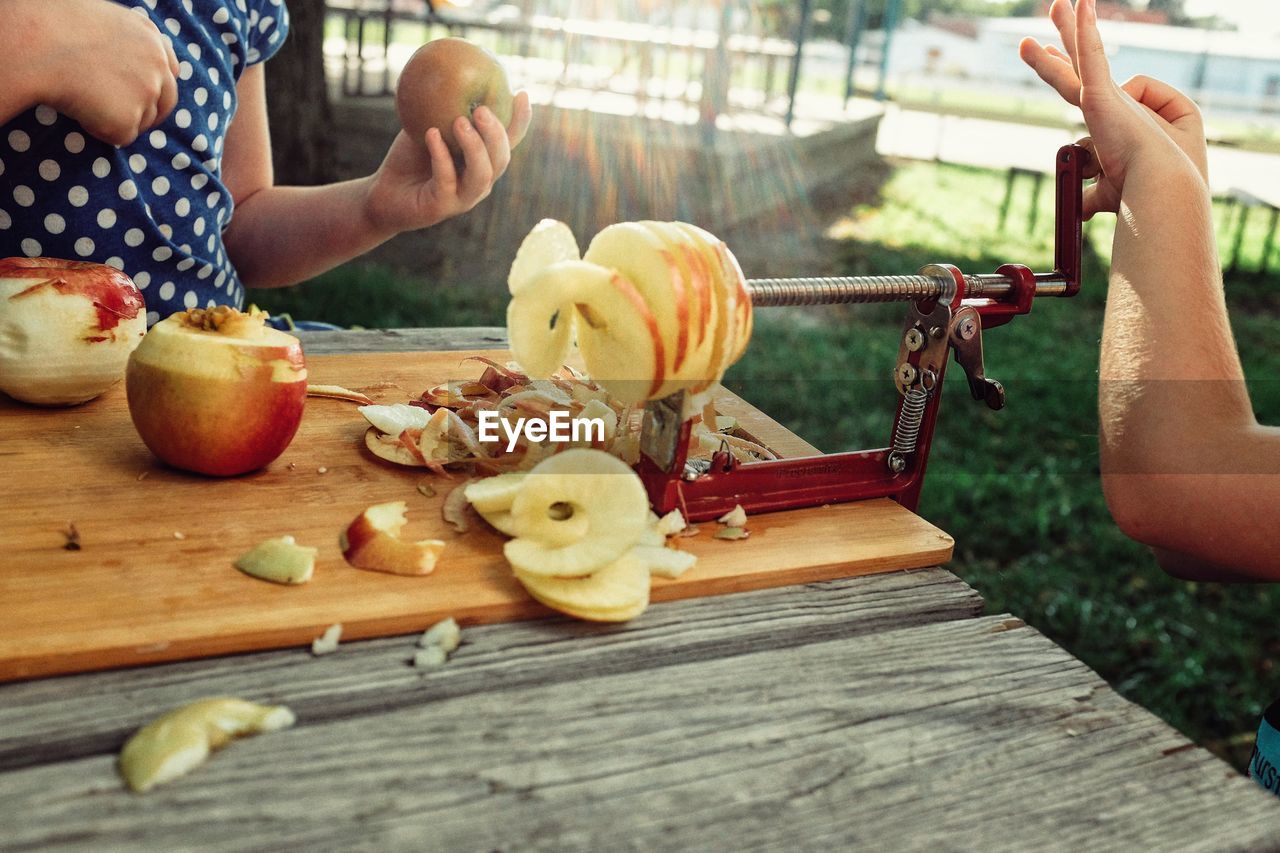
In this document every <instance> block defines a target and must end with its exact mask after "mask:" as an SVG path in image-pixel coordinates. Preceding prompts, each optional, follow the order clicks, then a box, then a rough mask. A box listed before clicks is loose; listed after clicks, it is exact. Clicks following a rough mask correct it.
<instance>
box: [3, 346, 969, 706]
mask: <svg viewBox="0 0 1280 853" xmlns="http://www.w3.org/2000/svg"><path fill="white" fill-rule="evenodd" d="M469 354H470V353H459V352H447V353H424V352H419V353H377V354H362V355H335V356H313V357H311V358H309V359H308V366H309V369H310V379H311V381H312V382H313V383H316V384H321V383H325V384H339V385H344V386H346V387H348V388H353V389H357V390H361V391H364V392H365V393H366V394H368V395H369V396H370V397H372V398H373V399H374V400H375V401H377V402H381V403H393V402H405V401H407V400H408V399H410V398H412V397H416V396H417V395H418V394H419V393H421V392H422V391H423V390H424V389H425V388H427V387H429V386H431V385H435V384H437V383H440V382H443V381H446V380H449V379H460V378H474V377H476V376H478V375H479V373H480V370H481V369H482V368H481V366H480V365H478V364H477V363H476V362H465V363H464V362H463V359H464V358H465V357H466V356H467V355H469ZM486 354H487V355H490V356H495V357H498V358H503V359H505V358H506V354H505V353H492V352H491V353H486ZM0 396H2V395H0ZM720 405H721V409H722V410H723V411H724V412H725V413H727V414H733V415H735V416H737V417H738V418H739V421H740V423H741V424H742V425H743V427H744V428H745V429H746V431H748V432H750V433H751V434H753V435H755V436H756V437H757V438H759V439H760V440H762V441H764V442H765V443H767V444H769V445H770V446H772V447H773V448H774V449H775V450H777V451H778V452H780V453H781V454H783V455H805V454H808V453H812V452H814V451H813V450H812V448H811V447H809V445H807V444H805V443H804V442H803V441H801V440H799V439H798V438H796V437H795V436H794V435H792V434H791V433H789V432H787V431H786V430H784V429H782V428H781V427H780V426H778V425H777V424H776V423H774V422H773V421H771V420H769V419H768V418H767V417H765V416H764V415H763V414H762V413H760V412H759V411H758V410H756V409H754V408H753V407H751V406H749V405H747V404H746V403H744V402H742V401H741V400H738V399H737V398H731V397H728V398H726V399H724V400H723V401H721V404H720ZM365 428H366V424H365V421H364V419H363V418H362V417H361V416H360V414H359V413H358V412H357V411H356V406H355V405H354V404H351V403H347V402H343V401H338V400H328V399H318V398H312V399H310V400H308V402H307V409H306V415H305V417H304V418H303V422H302V427H301V429H300V430H299V432H298V435H297V437H296V438H295V439H294V441H293V444H292V445H291V446H290V448H289V449H288V450H287V451H286V452H285V453H284V455H283V456H282V457H281V458H280V459H278V460H277V461H276V462H274V463H273V464H272V465H271V466H270V467H269V468H267V469H266V470H264V471H260V472H257V473H254V474H250V475H246V476H243V477H237V478H231V479H222V480H219V479H209V478H205V477H201V476H196V475H191V474H186V473H183V472H180V471H176V470H172V469H169V468H167V467H165V466H164V465H163V464H161V463H159V462H157V461H156V460H155V459H154V457H152V456H151V454H150V453H149V452H148V451H147V449H146V447H145V446H143V444H142V441H141V440H140V439H139V438H138V436H137V434H136V433H135V432H134V430H133V425H132V423H131V422H130V420H129V413H128V408H127V406H126V404H125V397H124V391H123V389H122V388H120V387H117V388H115V389H113V390H112V391H110V392H108V393H107V394H105V395H104V396H102V397H100V398H99V399H97V400H94V401H93V402H90V403H88V404H86V405H83V406H78V407H75V408H71V409H38V408H32V407H28V406H23V405H21V404H18V403H14V402H12V401H9V400H7V399H3V400H0V471H2V477H3V480H2V482H3V486H2V487H0V488H2V489H3V501H2V502H0V504H2V505H0V547H2V548H3V556H2V557H0V681H9V680H14V679H21V678H30V677H35V676H46V675H54V674H58V673H68V672H79V671H84V670H92V669H105V668H111V667H121V666H131V665H135V664H142V663H151V662H156V661H166V660H178V659H185V658H195V657H201V656H208V655H221V654H228V653H231V652H244V651H251V650H256V649H267V648H278V647H285V646H298V645H306V644H309V643H310V642H311V640H312V639H313V638H315V637H317V636H319V635H320V634H321V633H322V632H323V631H324V629H325V628H326V627H328V626H329V625H331V624H333V623H335V622H341V623H342V624H343V627H344V630H343V635H342V636H343V639H344V640H349V639H359V638H367V637H378V636H386V635H393V634H406V633H410V632H414V631H421V630H423V629H424V628H425V627H427V626H428V625H430V624H432V623H434V622H436V621H437V620H439V619H443V618H445V617H448V616H453V617H456V618H457V619H458V621H459V622H461V623H463V624H467V623H472V624H474V623H480V622H500V621H508V620H516V619H525V618H531V617H537V616H542V615H545V614H546V613H547V612H548V611H547V610H546V609H544V608H543V607H542V605H540V604H538V603H536V602H535V601H533V600H532V599H531V598H529V597H528V595H526V594H525V592H524V591H523V589H522V588H521V587H520V585H519V583H517V582H516V581H515V579H514V578H513V577H512V575H511V572H510V570H509V569H508V567H507V564H506V562H505V560H504V559H503V557H502V550H501V547H502V542H503V537H502V536H500V535H499V534H497V533H495V532H493V531H492V530H490V529H488V528H487V527H486V526H485V525H484V524H483V522H480V521H478V520H477V521H476V522H475V523H474V525H473V527H472V529H471V530H470V531H469V532H468V533H466V534H463V535H459V534H456V533H454V532H453V531H452V528H450V527H449V526H448V525H447V524H446V523H445V522H444V520H443V518H442V517H441V514H440V506H441V503H442V502H443V499H444V495H445V494H446V493H447V492H448V491H449V489H450V488H451V485H452V484H450V483H449V482H448V481H444V480H441V479H440V478H437V477H434V476H432V475H430V474H428V473H426V472H424V471H421V470H414V469H405V468H399V467H396V466H393V465H390V464H388V463H385V462H382V461H381V460H378V459H376V458H374V457H373V456H372V455H370V454H369V453H368V451H367V450H365V449H364V446H363V442H362V436H363V434H364V431H365ZM424 480H425V481H428V482H431V483H432V484H433V485H434V487H435V489H436V491H437V495H438V496H437V497H435V498H428V497H425V496H424V495H422V494H421V493H420V492H419V491H418V490H417V485H418V484H419V483H421V482H423V481H424ZM460 481H461V478H459V482H460ZM388 500H405V501H407V502H408V504H409V523H408V526H407V527H406V529H405V535H406V536H410V537H412V538H441V539H445V540H448V541H449V546H448V548H447V550H446V551H445V553H444V555H443V556H442V558H441V560H440V563H439V565H438V566H437V568H436V571H435V573H434V574H432V575H430V576H428V577H422V578H405V577H395V576H389V575H383V574H377V573H373V572H364V571H358V570H356V569H353V568H351V567H350V566H348V565H347V564H346V563H345V562H344V561H343V559H342V554H341V552H340V550H339V548H338V544H337V543H338V535H339V533H340V531H341V530H342V529H343V528H345V527H346V525H347V524H348V523H349V522H350V521H351V519H352V518H354V517H355V516H356V515H357V514H359V513H360V512H361V511H362V510H363V509H364V508H365V507H367V506H368V505H370V504H373V503H377V502H381V501H388ZM73 523H74V525H75V528H76V530H77V531H78V532H79V538H80V544H81V548H80V550H74V551H73V550H67V549H65V548H64V545H65V544H66V536H65V533H64V531H66V530H67V529H68V525H69V524H73ZM748 526H749V529H750V530H751V537H750V538H749V539H747V540H744V541H738V542H726V541H723V540H717V539H714V538H712V536H711V533H712V531H713V529H714V528H715V527H716V525H714V524H704V525H703V527H704V528H706V529H704V531H703V533H702V534H701V535H699V536H696V537H692V538H688V539H681V540H679V542H680V547H681V548H685V549H688V550H689V551H692V552H693V553H695V554H697V555H698V564H697V566H696V567H694V568H693V569H692V570H690V571H689V572H688V573H687V574H686V575H685V576H684V577H682V578H680V579H679V580H675V581H667V580H661V579H655V582H654V588H653V599H654V600H655V601H665V600H670V599H675V598H688V597H692V596H702V595H717V594H722V593H729V592H738V591H742V590H747V589H757V588H761V587H771V586H781V585H784V584H795V583H804V582H809V581H817V580H825V579H831V578H839V577H849V576H853V575H860V574H869V573H872V572H883V571H889V570H893V569H908V568H918V567H923V566H933V565H938V564H940V563H944V562H946V561H947V560H948V559H950V557H951V548H952V540H951V537H950V536H948V535H947V534H945V533H943V532H942V531H940V530H938V529H937V528H936V527H934V526H933V525H931V524H929V523H928V522H926V521H924V520H923V519H921V518H919V517H918V516H916V515H914V514H913V513H911V512H909V511H907V510H905V509H903V508H902V507H900V506H899V505H897V504H896V503H893V502H892V501H889V500H876V501H866V502H862V503H857V504H845V505H841V506H829V507H816V508H813V509H805V510H794V511H790V512H782V513H773V514H770V515H761V516H756V517H753V518H752V519H751V520H750V522H749V525H748ZM283 534H292V535H293V536H295V537H296V538H297V540H298V541H299V542H300V543H301V544H304V545H314V546H317V547H319V549H320V554H319V557H318V559H317V563H316V571H315V576H314V578H313V579H312V580H311V582H310V583H308V584H305V585H302V586H296V587H285V586H277V585H274V584H270V583H265V582H263V581H259V580H255V579H253V578H250V577H247V576H245V575H243V574H241V573H240V572H239V571H237V570H236V569H234V568H233V567H232V561H233V560H234V559H235V558H236V557H237V556H239V555H240V554H241V553H243V552H244V551H246V550H248V549H249V548H250V547H252V546H253V545H254V544H256V543H257V542H259V541H261V540H263V539H266V538H269V537H273V536H280V535H283ZM641 618H643V617H641Z"/></svg>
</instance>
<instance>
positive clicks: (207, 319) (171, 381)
mask: <svg viewBox="0 0 1280 853" xmlns="http://www.w3.org/2000/svg"><path fill="white" fill-rule="evenodd" d="M125 392H126V394H127V396H128V399H129V414H130V415H132V416H133V424H134V426H135V427H137V430H138V434H139V435H140V436H142V440H143V441H144V442H145V443H146V445H147V447H149V448H150V449H151V452H152V453H154V454H155V455H156V456H158V457H160V458H161V459H162V460H164V461H165V462H167V463H169V464H170V465H172V466H174V467H175V468H182V469H184V470H187V471H195V472H197V473H200V474H209V475H212V476H218V477H228V476H233V475H236V474H244V473H247V472H249V471H256V470H257V469H259V468H262V467H263V466H265V465H267V464H268V463H270V462H271V461H272V460H273V459H275V458H276V457H278V456H279V455H280V454H281V453H283V452H284V449H285V448H286V447H288V446H289V442H290V441H292V440H293V436H294V433H296V432H297V431H298V425H299V423H301V421H302V409H303V405H304V404H305V402H306V397H307V369H306V364H305V362H304V360H303V355H302V345H301V344H300V343H299V342H298V339H297V338H295V337H294V336H292V335H290V334H287V333H286V332H282V331H280V330H278V329H273V328H270V327H269V326H266V325H265V323H264V318H263V317H262V316H261V315H258V314H242V313H240V312H239V311H236V310H235V309H234V308H228V307H226V306H219V307H217V308H211V309H209V310H204V309H199V308H197V309H193V310H191V311H181V312H179V313H177V314H174V315H172V316H171V317H169V318H167V319H165V320H162V321H161V322H159V323H157V324H156V325H155V326H154V327H153V328H152V329H151V331H150V332H148V333H147V336H146V337H145V338H143V340H142V344H141V345H140V346H139V347H138V348H137V349H136V350H135V351H134V353H133V355H132V356H130V358H129V367H128V371H127V373H126V376H125Z"/></svg>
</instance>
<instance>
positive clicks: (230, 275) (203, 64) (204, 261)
mask: <svg viewBox="0 0 1280 853" xmlns="http://www.w3.org/2000/svg"><path fill="white" fill-rule="evenodd" d="M104 2H106V0H104ZM120 5H124V6H129V7H132V8H133V9H134V11H135V12H138V13H140V14H143V15H146V16H147V17H149V18H150V19H151V20H152V21H154V22H155V24H156V26H157V27H158V28H159V29H160V32H161V33H163V34H164V35H166V36H167V37H168V38H169V40H170V42H171V43H172V45H173V49H174V52H175V53H176V54H177V56H178V61H179V67H180V69H181V70H180V72H179V75H178V103H177V106H176V107H174V110H173V112H172V113H170V114H169V116H168V118H166V119H165V120H164V121H163V122H162V123H161V124H159V125H158V126H156V127H155V128H154V129H152V130H149V131H144V132H143V134H142V135H141V136H140V137H138V139H137V140H136V141H134V142H133V144H131V145H126V146H123V147H120V148H117V147H115V146H113V145H109V144H107V143H105V142H102V141H100V140H98V139H95V138H94V137H92V136H90V135H89V134H87V133H85V132H84V130H83V129H82V128H81V127H80V125H79V123H78V122H76V121H74V120H73V119H71V118H68V117H67V116H64V115H60V114H59V113H58V112H56V111H55V110H53V109H51V108H50V107H48V106H44V105H40V106H36V107H34V108H33V109H30V110H28V111H27V112H25V113H22V114H21V115H18V116H17V117H15V118H14V119H13V120H12V121H10V122H9V123H8V124H5V125H4V126H3V127H0V257H11V256H26V257H37V256H44V257H54V258H69V259H72V260H88V261H96V262H98V263H104V264H109V265H111V266H113V267H115V268H116V269H120V270H123V271H124V272H125V273H127V274H128V275H129V276H131V277H132V278H133V280H134V283H136V284H137V285H138V287H139V289H141V290H142V294H143V296H144V297H145V298H146V303H147V322H148V324H152V323H155V322H157V321H159V320H160V319H161V318H163V317H167V316H168V315H169V314H171V313H173V312H174V311H181V310H183V309H185V308H196V307H208V306H212V305H217V304H223V305H234V306H236V307H241V306H243V304H244V287H243V285H242V284H241V283H240V279H239V278H238V277H237V275H236V271H235V267H234V266H232V264H231V261H230V259H229V258H228V257H227V253H226V250H225V247H224V246H223V244H222V231H223V229H224V228H226V227H227V225H228V224H229V223H230V222H231V216H232V212H233V210H234V204H233V201H232V199H231V194H230V193H229V192H227V188H226V187H225V186H224V185H223V183H222V145H223V141H224V139H225V137H226V132H227V125H228V124H230V122H231V120H232V118H233V117H234V116H235V112H236V88H235V87H236V82H237V81H238V80H239V79H240V75H241V73H242V72H243V71H244V69H245V68H247V67H249V66H251V65H256V64H257V63H259V62H265V61H266V60H267V59H269V58H270V57H271V56H272V55H273V54H275V52H276V51H277V50H278V49H279V48H280V46H281V44H283V43H284V39H285V35H286V33H287V32H288V27H289V15H288V11H287V10H286V9H285V6H284V2H283V0H226V2H219V0H136V2H135V1H134V0H121V2H120Z"/></svg>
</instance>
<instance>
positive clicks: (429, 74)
mask: <svg viewBox="0 0 1280 853" xmlns="http://www.w3.org/2000/svg"><path fill="white" fill-rule="evenodd" d="M480 106H486V107H488V108H489V109H490V110H492V111H493V114H494V115H495V116H497V117H498V121H500V122H502V124H503V125H504V126H505V125H507V124H510V122H511V110H512V95H511V84H510V83H509V82H508V81H507V72H506V70H505V69H503V67H502V63H500V62H498V59H497V57H495V56H494V55H493V54H492V53H490V52H489V51H487V50H485V49H484V48H483V47H480V46H479V45H477V44H473V43H472V42H469V41H467V40H466V39H461V38H442V39H436V40H435V41H429V42H427V43H426V44H424V45H423V46H422V47H420V48H418V49H417V51H415V52H414V54H413V56H411V57H410V58H409V62H408V63H407V64H406V65H405V67H404V70H402V71H401V72H400V80H399V82H398V83H397V84H396V112H397V113H398V114H399V116H400V125H401V127H403V128H404V132H405V133H406V134H408V135H409V138H411V139H413V140H415V141H417V142H418V143H419V144H422V145H425V144H426V136H427V130H428V129H429V128H432V127H434V128H438V129H439V131H440V135H441V136H442V137H444V144H445V145H447V146H448V147H449V151H450V152H452V154H453V156H454V158H455V159H456V160H461V158H462V147H461V146H460V145H459V144H458V140H457V138H456V137H455V136H454V133H453V123H454V121H455V120H456V119H457V118H458V116H466V117H467V118H468V119H470V118H471V114H472V113H473V112H475V110H476V108H477V107H480Z"/></svg>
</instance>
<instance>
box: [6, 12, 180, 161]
mask: <svg viewBox="0 0 1280 853" xmlns="http://www.w3.org/2000/svg"><path fill="white" fill-rule="evenodd" d="M6 5H7V6H8V8H7V9H5V11H4V20H5V22H6V23H9V22H13V23H14V25H15V26H16V27H17V28H18V29H17V30H16V31H17V32H20V33H25V34H26V35H28V36H29V37H30V38H31V39H34V42H29V44H31V47H30V49H26V50H23V51H22V52H21V54H20V55H19V54H17V53H16V52H15V51H14V50H12V48H13V44H14V42H13V41H12V40H6V41H8V43H9V48H10V49H9V50H8V51H7V53H9V54H10V61H3V60H0V62H3V66H4V67H3V69H2V70H0V74H3V77H0V82H3V83H4V84H6V85H19V84H23V85H25V86H26V87H27V90H28V91H29V93H30V96H31V102H32V103H45V104H48V105H49V106H51V107H53V108H54V109H56V110H58V112H60V113H63V114H64V115H67V116H70V117H71V118H74V119H75V120H76V121H78V122H80V124H81V126H83V127H84V129H85V131H86V132H88V133H89V134H91V135H93V136H96V137H97V138H98V139H101V140H102V141H103V142H109V143H111V144H112V145H127V144H129V143H130V142H133V140H135V139H137V138H138V135H139V134H141V133H142V132H143V131H144V130H146V129H148V128H150V127H153V126H154V125H156V124H158V123H159V122H160V121H161V120H163V119H164V118H165V117H166V116H167V115H169V113H170V111H172V110H173V108H174V106H175V105H176V104H177V102H178V81H177V77H178V70H179V69H178V58H177V57H176V56H175V55H174V53H173V47H172V46H171V45H170V44H169V40H168V39H167V38H165V37H164V36H163V35H162V34H161V33H160V31H159V30H158V29H156V26H155V24H153V23H152V22H151V20H150V19H149V18H147V17H146V16H145V15H140V14H137V10H132V11H131V10H129V9H127V8H125V7H123V6H118V5H116V4H115V3H109V2H105V0H59V2H56V3H53V2H49V0H9V3H8V4H6ZM15 56H16V57H17V58H18V59H19V61H20V62H21V63H22V65H18V64H17V63H14V62H12V61H11V60H12V59H13V58H14V57H15Z"/></svg>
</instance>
